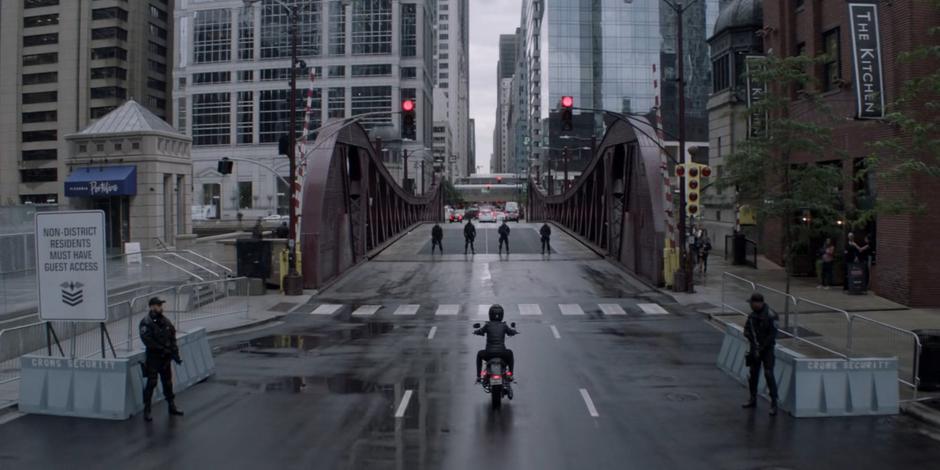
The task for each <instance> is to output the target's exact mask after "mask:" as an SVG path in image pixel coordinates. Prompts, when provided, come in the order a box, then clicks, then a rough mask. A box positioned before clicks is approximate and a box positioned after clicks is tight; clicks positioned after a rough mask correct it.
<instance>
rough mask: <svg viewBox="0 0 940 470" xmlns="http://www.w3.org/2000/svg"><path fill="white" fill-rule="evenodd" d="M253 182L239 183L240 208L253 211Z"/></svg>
mask: <svg viewBox="0 0 940 470" xmlns="http://www.w3.org/2000/svg"><path fill="white" fill-rule="evenodd" d="M252 199H253V198H252V194H251V181H239V182H238V208H239V209H251V201H252Z"/></svg>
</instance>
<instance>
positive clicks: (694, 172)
mask: <svg viewBox="0 0 940 470" xmlns="http://www.w3.org/2000/svg"><path fill="white" fill-rule="evenodd" d="M689 176H691V177H692V178H695V177H697V176H698V168H695V167H694V166H693V167H692V168H689Z"/></svg>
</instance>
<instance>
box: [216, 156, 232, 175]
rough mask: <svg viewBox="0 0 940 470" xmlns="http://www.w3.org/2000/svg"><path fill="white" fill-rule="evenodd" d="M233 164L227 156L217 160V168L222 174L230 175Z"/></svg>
mask: <svg viewBox="0 0 940 470" xmlns="http://www.w3.org/2000/svg"><path fill="white" fill-rule="evenodd" d="M234 165H235V162H233V161H231V160H229V159H228V158H223V159H221V160H219V166H218V170H219V173H221V174H223V175H231V174H232V167H233V166H234Z"/></svg>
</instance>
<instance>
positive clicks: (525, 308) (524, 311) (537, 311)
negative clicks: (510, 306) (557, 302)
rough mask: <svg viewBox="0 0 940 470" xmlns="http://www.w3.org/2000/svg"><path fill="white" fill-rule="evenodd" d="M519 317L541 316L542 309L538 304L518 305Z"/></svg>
mask: <svg viewBox="0 0 940 470" xmlns="http://www.w3.org/2000/svg"><path fill="white" fill-rule="evenodd" d="M519 314H520V315H541V314H542V307H539V304H519Z"/></svg>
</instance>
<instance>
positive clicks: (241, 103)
mask: <svg viewBox="0 0 940 470" xmlns="http://www.w3.org/2000/svg"><path fill="white" fill-rule="evenodd" d="M254 111H255V100H254V93H253V92H250V91H240V92H238V122H237V124H236V125H237V131H238V136H237V139H238V143H239V144H250V143H252V142H254V136H253V134H254V129H255V126H254Z"/></svg>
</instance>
